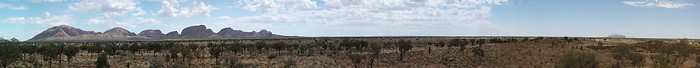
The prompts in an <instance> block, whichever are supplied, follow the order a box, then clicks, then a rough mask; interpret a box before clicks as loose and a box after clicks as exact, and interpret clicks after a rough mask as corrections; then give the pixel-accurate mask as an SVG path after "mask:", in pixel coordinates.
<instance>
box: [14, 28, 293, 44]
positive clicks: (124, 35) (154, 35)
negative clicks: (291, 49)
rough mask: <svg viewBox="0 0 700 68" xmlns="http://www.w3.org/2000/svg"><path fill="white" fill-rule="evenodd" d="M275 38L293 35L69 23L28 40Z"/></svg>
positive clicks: (232, 30) (265, 31)
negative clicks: (136, 29) (165, 30)
mask: <svg viewBox="0 0 700 68" xmlns="http://www.w3.org/2000/svg"><path fill="white" fill-rule="evenodd" d="M268 37H270V38H274V37H293V36H281V35H276V34H272V32H270V31H267V30H265V29H263V30H260V32H255V31H252V32H244V31H242V30H234V29H232V28H224V29H221V31H219V32H218V33H214V32H213V31H212V30H211V29H207V27H206V26H204V25H196V26H190V27H187V28H185V29H183V30H182V33H178V32H177V31H172V32H168V33H167V34H163V33H162V32H161V31H160V30H157V29H149V30H144V31H141V32H140V33H139V34H138V35H137V34H135V33H133V32H130V31H129V30H126V29H124V28H121V27H114V28H112V29H109V30H107V31H105V32H104V33H100V32H94V31H83V30H81V29H77V28H74V27H71V26H68V25H61V26H55V27H51V28H49V29H47V30H45V31H43V32H41V33H39V34H38V35H36V36H34V37H33V38H31V39H29V40H27V41H31V42H40V41H85V40H89V41H93V40H94V41H125V40H158V39H192V38H208V39H215V38H268Z"/></svg>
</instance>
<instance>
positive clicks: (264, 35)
mask: <svg viewBox="0 0 700 68" xmlns="http://www.w3.org/2000/svg"><path fill="white" fill-rule="evenodd" d="M253 36H255V37H267V36H274V34H272V32H270V31H267V30H265V29H262V30H260V32H258V33H255V35H253Z"/></svg>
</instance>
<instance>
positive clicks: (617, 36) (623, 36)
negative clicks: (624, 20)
mask: <svg viewBox="0 0 700 68" xmlns="http://www.w3.org/2000/svg"><path fill="white" fill-rule="evenodd" d="M608 38H627V36H625V35H620V34H613V35H608Z"/></svg>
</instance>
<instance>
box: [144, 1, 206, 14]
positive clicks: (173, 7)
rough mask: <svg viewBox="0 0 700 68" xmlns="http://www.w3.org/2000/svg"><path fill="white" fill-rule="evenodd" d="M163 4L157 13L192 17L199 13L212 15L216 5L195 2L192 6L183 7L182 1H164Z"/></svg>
mask: <svg viewBox="0 0 700 68" xmlns="http://www.w3.org/2000/svg"><path fill="white" fill-rule="evenodd" d="M185 2H186V1H185ZM162 3H163V6H162V7H161V9H160V10H158V13H156V14H157V15H160V16H168V17H191V16H197V15H203V16H207V17H209V16H211V11H212V10H216V9H217V8H216V7H213V6H211V5H207V4H205V3H204V2H199V3H197V2H194V4H193V5H192V6H191V7H189V8H188V7H181V5H180V1H177V0H173V1H162Z"/></svg>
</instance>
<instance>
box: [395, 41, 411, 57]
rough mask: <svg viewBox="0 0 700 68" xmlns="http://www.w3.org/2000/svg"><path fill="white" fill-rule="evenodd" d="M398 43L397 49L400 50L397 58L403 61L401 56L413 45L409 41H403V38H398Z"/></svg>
mask: <svg viewBox="0 0 700 68" xmlns="http://www.w3.org/2000/svg"><path fill="white" fill-rule="evenodd" d="M398 45H399V51H400V52H401V56H400V57H401V58H400V59H399V60H400V61H403V56H404V55H405V54H406V52H408V50H411V49H412V48H413V46H412V45H411V41H404V40H399V42H398Z"/></svg>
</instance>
